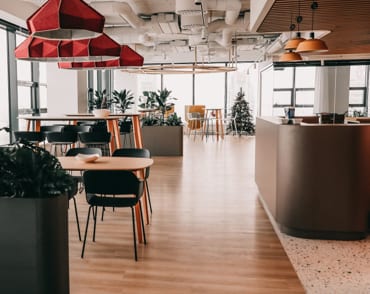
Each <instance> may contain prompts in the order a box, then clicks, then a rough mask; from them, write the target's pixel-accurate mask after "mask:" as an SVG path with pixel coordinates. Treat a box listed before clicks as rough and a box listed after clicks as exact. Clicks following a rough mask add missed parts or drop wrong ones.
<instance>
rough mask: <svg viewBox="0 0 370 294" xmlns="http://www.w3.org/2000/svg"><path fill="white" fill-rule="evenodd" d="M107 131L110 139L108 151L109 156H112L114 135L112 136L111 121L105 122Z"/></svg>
mask: <svg viewBox="0 0 370 294" xmlns="http://www.w3.org/2000/svg"><path fill="white" fill-rule="evenodd" d="M107 129H108V132H110V133H111V138H110V142H109V151H110V154H113V151H114V150H115V148H114V147H115V146H114V140H115V135H114V127H113V121H112V120H107Z"/></svg>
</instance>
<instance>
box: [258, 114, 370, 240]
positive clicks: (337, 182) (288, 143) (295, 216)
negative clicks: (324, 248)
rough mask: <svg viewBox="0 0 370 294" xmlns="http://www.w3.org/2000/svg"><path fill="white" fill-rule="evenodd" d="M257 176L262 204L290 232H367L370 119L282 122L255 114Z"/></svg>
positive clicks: (349, 236) (325, 235)
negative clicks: (362, 122) (335, 122)
mask: <svg viewBox="0 0 370 294" xmlns="http://www.w3.org/2000/svg"><path fill="white" fill-rule="evenodd" d="M255 180H256V183H257V186H258V188H259V191H260V198H261V200H262V203H263V204H264V206H265V209H267V210H268V211H269V213H270V215H271V216H272V217H273V218H274V219H275V220H276V222H277V223H278V224H279V226H280V229H281V230H282V231H283V232H285V233H287V234H289V235H292V236H298V237H306V238H319V239H338V240H356V239H362V238H365V237H366V236H367V232H368V215H369V211H370V124H334V125H333V124H317V123H316V124H310V123H302V124H297V125H283V124H281V119H279V118H277V117H269V118H257V123H256V161H255Z"/></svg>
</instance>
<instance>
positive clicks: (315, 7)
mask: <svg viewBox="0 0 370 294" xmlns="http://www.w3.org/2000/svg"><path fill="white" fill-rule="evenodd" d="M318 7H319V4H318V3H317V2H316V1H314V0H313V1H312V4H311V9H312V26H311V31H313V22H314V15H315V10H316V9H317V8H318Z"/></svg>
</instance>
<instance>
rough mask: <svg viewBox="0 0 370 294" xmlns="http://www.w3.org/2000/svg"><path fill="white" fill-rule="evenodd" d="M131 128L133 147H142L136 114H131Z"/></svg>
mask: <svg viewBox="0 0 370 294" xmlns="http://www.w3.org/2000/svg"><path fill="white" fill-rule="evenodd" d="M132 129H133V131H134V141H135V148H143V138H142V135H141V127H140V120H139V116H138V115H134V116H132Z"/></svg>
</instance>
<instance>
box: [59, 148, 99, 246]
mask: <svg viewBox="0 0 370 294" xmlns="http://www.w3.org/2000/svg"><path fill="white" fill-rule="evenodd" d="M77 154H99V155H101V150H100V149H99V148H71V149H69V150H68V151H67V152H66V156H76V155H77ZM73 178H74V180H75V183H76V185H77V189H76V190H75V189H74V191H73V192H71V193H70V194H69V195H68V196H69V197H68V198H69V200H70V199H73V204H74V207H75V215H76V222H77V231H78V238H79V240H80V241H81V231H80V221H79V217H78V211H77V202H76V198H75V196H76V195H77V192H79V193H81V192H82V191H83V187H84V186H83V178H82V174H81V175H80V176H73ZM78 185H79V188H78Z"/></svg>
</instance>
